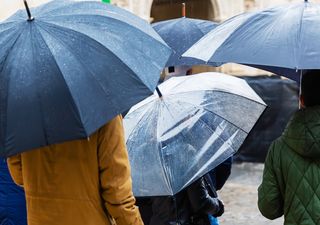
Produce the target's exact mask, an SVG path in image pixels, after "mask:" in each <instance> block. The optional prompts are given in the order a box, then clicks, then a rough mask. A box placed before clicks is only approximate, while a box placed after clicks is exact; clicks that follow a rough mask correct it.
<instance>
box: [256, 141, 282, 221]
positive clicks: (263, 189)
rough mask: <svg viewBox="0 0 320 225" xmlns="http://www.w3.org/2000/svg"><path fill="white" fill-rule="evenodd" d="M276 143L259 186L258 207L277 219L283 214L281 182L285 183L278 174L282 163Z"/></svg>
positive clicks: (268, 156)
mask: <svg viewBox="0 0 320 225" xmlns="http://www.w3.org/2000/svg"><path fill="white" fill-rule="evenodd" d="M276 146H277V145H276V143H275V142H274V143H273V144H272V145H271V147H270V149H269V152H268V155H267V158H266V161H265V166H264V171H263V179H262V183H261V185H260V186H259V188H258V207H259V210H260V212H261V214H262V215H263V216H264V217H266V218H268V219H271V220H273V219H276V218H278V217H281V216H282V215H283V202H284V200H283V196H282V194H281V187H280V184H281V183H283V182H281V181H280V180H279V178H280V175H278V176H277V170H276V168H279V167H280V165H278V164H279V163H277V160H280V157H279V156H276V155H275V153H276V152H279V150H280V149H277V147H276Z"/></svg>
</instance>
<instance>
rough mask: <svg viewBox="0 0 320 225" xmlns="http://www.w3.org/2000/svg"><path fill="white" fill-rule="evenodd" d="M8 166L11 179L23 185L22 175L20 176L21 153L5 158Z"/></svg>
mask: <svg viewBox="0 0 320 225" xmlns="http://www.w3.org/2000/svg"><path fill="white" fill-rule="evenodd" d="M7 163H8V168H9V171H10V175H11V177H12V179H13V181H14V182H15V183H16V184H17V185H19V186H23V176H22V163H21V155H20V154H18V155H15V156H11V157H9V158H8V159H7Z"/></svg>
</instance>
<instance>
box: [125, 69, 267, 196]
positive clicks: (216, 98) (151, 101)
mask: <svg viewBox="0 0 320 225" xmlns="http://www.w3.org/2000/svg"><path fill="white" fill-rule="evenodd" d="M159 89H160V91H159ZM159 89H157V91H158V92H156V93H154V95H152V96H150V97H149V98H147V99H145V100H143V101H142V102H140V103H138V104H137V105H135V106H134V107H132V108H131V110H130V111H129V113H128V114H127V115H126V117H125V119H124V126H125V133H126V141H127V147H128V152H129V159H130V165H131V168H132V180H133V192H134V194H135V196H161V195H174V194H176V193H177V192H179V191H180V190H182V189H183V188H184V187H186V186H188V185H189V184H191V183H192V182H193V181H195V180H197V179H199V178H200V177H201V176H203V175H204V174H206V173H207V172H209V171H210V170H212V169H213V168H214V167H216V166H217V165H219V164H220V163H221V162H223V161H224V160H226V159H227V158H229V157H230V156H231V155H233V154H234V153H235V152H236V151H237V150H238V149H239V148H240V146H241V144H242V143H243V141H244V140H245V138H246V137H247V135H248V133H249V132H250V130H251V129H252V127H253V126H254V124H255V123H256V121H257V120H258V118H259V117H260V115H261V114H262V112H263V111H264V109H265V107H266V105H265V103H264V102H263V101H262V100H261V98H260V97H259V96H258V95H257V94H256V93H255V92H254V91H253V90H252V89H251V88H250V87H249V85H248V84H247V83H246V82H245V81H244V80H242V79H239V78H236V77H232V76H227V75H224V74H219V73H202V74H197V75H192V76H184V77H174V78H170V79H169V80H168V81H165V82H164V83H162V84H161V85H160V86H159ZM157 93H158V94H159V96H161V97H159V96H158V94H157Z"/></svg>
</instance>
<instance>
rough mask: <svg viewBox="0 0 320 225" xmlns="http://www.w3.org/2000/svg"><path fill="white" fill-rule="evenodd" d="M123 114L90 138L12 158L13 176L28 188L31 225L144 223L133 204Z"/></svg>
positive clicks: (120, 224)
mask: <svg viewBox="0 0 320 225" xmlns="http://www.w3.org/2000/svg"><path fill="white" fill-rule="evenodd" d="M123 133H124V132H123V125H122V117H121V116H117V117H115V118H114V119H112V120H111V121H110V122H108V123H107V124H106V125H105V126H103V127H102V128H100V129H99V130H98V131H96V132H95V133H94V134H92V135H91V136H90V137H89V138H88V139H84V140H74V141H68V142H65V143H61V144H54V145H50V146H46V147H42V148H39V149H35V150H32V151H28V152H24V153H22V154H19V155H15V156H12V157H10V158H9V159H8V165H9V170H10V173H11V175H12V177H13V180H14V181H15V182H16V183H17V184H18V185H21V186H23V187H24V190H25V192H26V201H27V217H28V224H29V225H43V224H45V225H73V224H74V225H110V224H117V225H142V224H143V222H142V220H141V216H140V214H139V210H138V208H137V207H136V206H135V205H134V204H135V199H134V197H133V194H132V185H131V183H132V181H131V177H130V167H129V161H128V154H127V151H126V147H125V142H124V134H123Z"/></svg>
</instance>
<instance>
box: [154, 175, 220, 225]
mask: <svg viewBox="0 0 320 225" xmlns="http://www.w3.org/2000/svg"><path fill="white" fill-rule="evenodd" d="M210 179H211V178H210V176H209V175H208V174H206V175H204V176H203V177H201V178H200V179H198V180H197V181H195V182H193V183H192V184H191V185H189V186H188V187H187V188H185V189H184V190H182V191H181V192H179V193H177V194H176V195H174V196H163V197H153V198H152V216H151V218H150V223H149V224H150V225H173V224H174V225H176V224H178V225H210V221H209V217H208V215H213V216H215V217H219V216H221V215H222V214H223V213H224V204H223V202H222V201H221V200H219V198H218V196H217V194H216V191H215V190H214V187H213V186H212V181H211V180H210Z"/></svg>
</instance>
